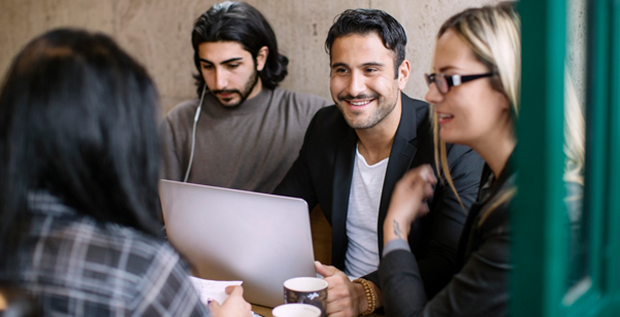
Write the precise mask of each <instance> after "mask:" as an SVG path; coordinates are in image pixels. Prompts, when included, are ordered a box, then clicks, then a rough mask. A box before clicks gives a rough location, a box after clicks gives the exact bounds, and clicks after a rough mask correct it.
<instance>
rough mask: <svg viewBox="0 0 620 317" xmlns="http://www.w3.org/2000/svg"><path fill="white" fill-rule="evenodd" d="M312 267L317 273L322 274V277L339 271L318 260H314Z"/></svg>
mask: <svg viewBox="0 0 620 317" xmlns="http://www.w3.org/2000/svg"><path fill="white" fill-rule="evenodd" d="M314 268H315V270H316V272H317V273H319V274H321V275H323V277H330V276H332V275H334V274H336V273H338V272H339V270H338V269H337V268H335V267H333V266H331V265H323V264H322V263H321V262H319V261H314Z"/></svg>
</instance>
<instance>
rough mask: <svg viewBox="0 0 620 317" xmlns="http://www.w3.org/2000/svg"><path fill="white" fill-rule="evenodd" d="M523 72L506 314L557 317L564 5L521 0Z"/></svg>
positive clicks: (562, 254) (561, 253)
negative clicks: (508, 297)
mask: <svg viewBox="0 0 620 317" xmlns="http://www.w3.org/2000/svg"><path fill="white" fill-rule="evenodd" d="M518 7H519V12H520V14H521V19H522V41H523V42H522V43H523V67H522V76H523V80H522V93H521V110H520V117H519V122H518V125H517V135H518V140H519V144H518V146H517V152H516V158H517V168H518V173H519V176H518V177H519V179H518V186H519V193H518V195H517V199H516V203H515V205H514V208H513V211H514V212H513V213H512V215H511V221H512V224H513V231H514V243H513V246H512V251H513V252H512V262H513V263H514V264H515V270H514V272H513V274H512V276H511V280H510V281H511V291H512V300H511V306H510V309H511V315H512V316H528V317H531V316H559V309H560V302H561V298H562V296H563V292H564V287H563V286H564V285H565V281H566V277H565V275H566V268H565V266H564V265H563V263H565V260H564V259H566V256H567V254H566V247H567V244H566V243H567V241H566V239H563V237H564V235H563V233H564V232H565V230H566V228H565V227H564V226H563V224H564V223H565V222H564V221H563V220H564V219H565V213H566V207H565V205H564V201H563V198H564V194H565V190H564V186H563V181H562V176H563V167H564V164H563V162H564V153H563V142H564V136H563V118H564V115H563V109H564V91H563V89H564V84H563V78H564V56H565V39H566V37H565V20H566V3H565V1H564V0H542V1H541V0H537V1H535V0H522V1H520V2H519V5H518Z"/></svg>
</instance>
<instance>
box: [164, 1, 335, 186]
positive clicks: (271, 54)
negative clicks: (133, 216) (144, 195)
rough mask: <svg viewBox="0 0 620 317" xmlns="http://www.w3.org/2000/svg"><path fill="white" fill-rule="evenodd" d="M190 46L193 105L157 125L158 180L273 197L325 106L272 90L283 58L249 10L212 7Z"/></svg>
mask: <svg viewBox="0 0 620 317" xmlns="http://www.w3.org/2000/svg"><path fill="white" fill-rule="evenodd" d="M192 45H193V47H194V63H195V65H196V68H197V70H198V74H197V75H195V79H196V84H197V86H198V89H197V92H198V97H199V98H198V99H194V100H189V101H186V102H183V103H181V104H179V105H178V106H176V107H175V108H174V109H173V110H172V111H170V113H169V114H168V115H167V117H166V119H165V120H164V122H163V123H162V125H161V134H162V138H163V145H164V146H163V147H164V149H163V151H164V153H163V156H164V175H163V178H166V179H171V180H177V181H187V182H191V183H199V184H206V185H215V186H222V187H229V188H237V189H245V190H253V191H260V192H271V191H273V189H274V188H275V187H276V185H277V184H278V183H279V182H280V181H281V180H282V178H283V177H284V175H285V174H286V171H287V170H288V169H289V167H290V166H291V165H292V164H293V161H294V160H295V158H296V155H297V152H298V151H299V148H300V147H301V144H302V141H303V135H304V132H305V131H306V127H307V126H308V123H309V122H310V119H311V118H312V116H313V115H314V114H315V113H316V111H317V110H319V109H320V108H322V107H324V106H326V105H327V104H328V102H327V101H326V100H324V99H322V98H319V97H317V96H313V95H308V94H300V93H295V92H291V91H287V90H284V89H279V88H276V87H277V86H278V84H279V83H280V82H281V81H282V80H283V79H284V78H285V77H286V75H287V65H288V59H287V58H286V56H284V55H282V54H279V53H278V44H277V41H276V37H275V34H274V32H273V30H272V29H271V26H270V25H269V23H268V22H267V21H266V20H265V18H264V17H263V16H262V14H261V13H260V12H258V10H256V9H255V8H254V7H252V6H250V5H249V4H246V3H243V2H230V1H226V2H222V3H219V4H216V5H214V6H213V7H211V8H210V9H209V10H207V12H205V13H204V14H202V15H201V16H200V17H199V18H198V20H197V21H196V23H195V24H194V30H193V32H192Z"/></svg>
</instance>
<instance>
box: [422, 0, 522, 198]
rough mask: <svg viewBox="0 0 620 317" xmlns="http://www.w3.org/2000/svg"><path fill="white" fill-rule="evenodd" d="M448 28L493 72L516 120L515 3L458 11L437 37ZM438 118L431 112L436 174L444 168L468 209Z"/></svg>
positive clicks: (518, 59)
mask: <svg viewBox="0 0 620 317" xmlns="http://www.w3.org/2000/svg"><path fill="white" fill-rule="evenodd" d="M448 30H452V31H453V32H454V33H456V35H457V36H459V38H461V39H462V40H463V41H464V42H465V43H466V44H467V46H469V48H470V49H471V50H472V52H473V53H474V56H475V57H476V59H478V60H479V61H480V62H481V63H483V64H484V65H486V66H487V67H488V68H489V70H490V71H491V72H492V73H493V74H494V75H493V76H492V77H491V84H492V87H493V89H495V90H497V91H500V92H502V93H503V94H504V95H505V96H506V98H507V99H508V101H509V102H510V104H511V107H512V110H513V115H514V118H513V119H516V117H517V116H518V114H519V93H520V82H521V38H520V30H521V22H520V20H519V16H518V14H517V12H516V9H515V4H514V2H510V1H507V2H501V3H498V4H496V5H489V6H484V7H480V8H470V9H467V10H465V11H463V12H460V13H457V14H456V15H454V16H452V17H451V18H449V19H448V20H447V21H446V22H444V24H443V25H442V26H441V28H440V29H439V32H438V33H437V39H439V38H440V37H441V36H442V35H443V34H444V33H445V32H447V31H448ZM437 120H438V118H437V114H436V112H435V111H431V121H432V123H433V135H434V142H435V165H436V168H437V173H438V174H439V175H441V172H442V171H443V174H444V176H445V179H446V181H447V182H448V185H449V186H450V188H451V189H452V191H453V192H454V193H455V195H456V197H457V199H458V201H459V203H460V204H461V207H462V208H463V209H465V207H464V206H463V203H462V201H461V198H460V197H459V194H458V192H457V191H456V188H455V187H454V182H453V181H452V176H451V175H450V170H449V167H448V158H447V154H446V143H445V142H444V141H443V140H441V139H440V137H439V125H438V123H437ZM511 196H512V195H511Z"/></svg>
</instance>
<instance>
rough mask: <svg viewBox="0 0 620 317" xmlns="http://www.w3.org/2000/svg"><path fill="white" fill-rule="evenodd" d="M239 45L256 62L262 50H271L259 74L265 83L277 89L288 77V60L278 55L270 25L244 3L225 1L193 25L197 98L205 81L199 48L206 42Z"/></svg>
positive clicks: (266, 85) (210, 9) (254, 9)
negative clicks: (228, 42)
mask: <svg viewBox="0 0 620 317" xmlns="http://www.w3.org/2000/svg"><path fill="white" fill-rule="evenodd" d="M219 41H232V42H237V43H239V44H241V45H242V46H243V48H244V49H245V50H246V51H248V52H250V54H252V58H254V61H255V63H256V56H258V52H259V50H260V49H261V48H262V47H263V46H266V47H267V48H268V49H269V55H268V56H267V62H266V63H265V67H264V68H263V70H262V71H260V72H259V73H258V75H259V76H260V78H261V81H262V84H263V86H264V87H266V88H268V89H274V88H276V87H277V86H278V84H279V83H280V82H281V81H282V80H284V78H285V77H286V75H287V74H288V70H287V66H288V58H287V57H286V56H284V55H282V54H280V53H279V52H278V41H277V40H276V35H275V33H274V32H273V30H272V29H271V26H270V25H269V22H267V20H266V19H265V17H263V15H262V14H261V13H260V12H258V10H256V8H254V7H253V6H251V5H249V4H247V3H244V2H232V1H225V2H222V3H218V4H216V5H214V6H212V7H211V8H209V10H207V12H205V13H203V14H202V15H201V16H200V17H199V18H198V19H197V20H196V23H195V24H194V30H193V31H192V46H193V47H194V64H195V65H196V69H197V70H198V74H196V75H194V78H195V79H196V86H197V92H198V96H200V94H201V93H202V87H203V86H204V85H205V80H204V78H202V73H201V71H200V56H199V55H198V46H199V45H200V44H202V43H204V42H219Z"/></svg>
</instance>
